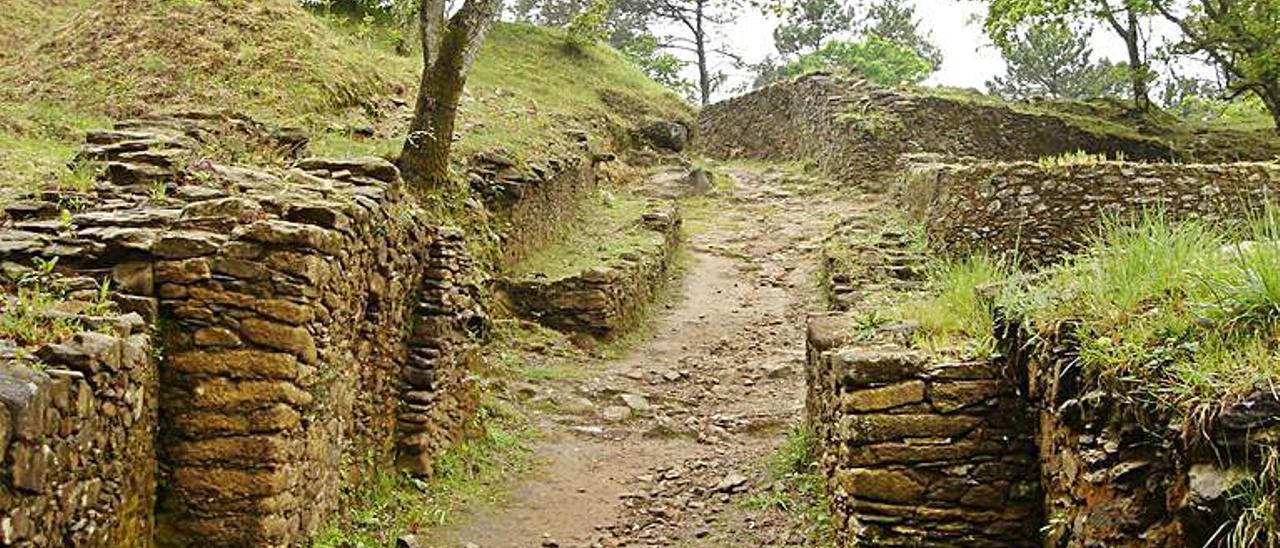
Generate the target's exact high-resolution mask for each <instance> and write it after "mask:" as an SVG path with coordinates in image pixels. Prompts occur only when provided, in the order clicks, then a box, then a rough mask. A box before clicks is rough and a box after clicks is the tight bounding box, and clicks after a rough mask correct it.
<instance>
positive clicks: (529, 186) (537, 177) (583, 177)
mask: <svg viewBox="0 0 1280 548" xmlns="http://www.w3.org/2000/svg"><path fill="white" fill-rule="evenodd" d="M575 139H577V140H576V143H577V145H578V146H577V150H576V151H573V152H572V153H569V154H566V155H565V156H563V157H552V158H548V159H546V160H544V161H543V162H541V163H538V164H533V165H529V166H528V167H527V168H522V167H520V166H518V165H517V164H518V162H516V161H515V160H514V159H511V158H509V157H507V156H504V155H502V154H498V153H495V152H482V153H479V154H476V155H475V156H474V157H472V158H471V160H470V162H469V165H468V175H469V177H470V179H471V181H470V183H471V188H472V190H474V191H475V192H476V193H477V194H478V195H479V196H481V197H482V198H484V201H485V210H486V211H490V212H493V214H494V217H495V218H494V222H493V223H492V224H493V225H494V226H496V227H497V228H498V237H499V238H501V244H502V245H501V250H500V254H501V255H500V256H499V257H497V260H498V262H499V263H500V266H510V265H513V264H515V263H517V262H519V261H520V260H521V259H523V258H525V257H526V256H528V255H529V253H532V252H533V251H535V250H537V249H538V248H539V247H540V246H543V245H546V244H547V243H548V242H550V241H552V240H553V239H554V238H556V237H557V236H559V234H560V230H561V228H562V227H561V225H562V223H561V220H562V219H568V218H572V217H573V216H574V215H575V214H576V211H575V210H574V208H575V207H576V204H579V203H581V202H582V199H583V198H584V197H586V196H587V194H588V193H590V192H592V191H594V190H595V189H596V188H597V186H598V181H597V177H596V175H597V173H596V172H597V170H596V161H595V159H594V158H593V157H592V156H591V155H590V151H589V150H588V147H587V138H586V134H585V133H583V134H581V135H580V136H579V137H576V138H575Z"/></svg>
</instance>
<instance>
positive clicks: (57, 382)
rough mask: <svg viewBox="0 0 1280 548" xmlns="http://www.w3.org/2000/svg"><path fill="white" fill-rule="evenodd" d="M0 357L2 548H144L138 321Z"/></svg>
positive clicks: (151, 486) (148, 389)
mask: <svg viewBox="0 0 1280 548" xmlns="http://www.w3.org/2000/svg"><path fill="white" fill-rule="evenodd" d="M81 320H83V322H84V323H85V324H86V326H88V327H93V328H95V329H94V330H93V331H85V332H81V333H78V334H76V335H75V336H74V337H73V338H72V339H70V340H68V341H65V342H62V343H55V344H48V345H45V346H43V347H40V348H38V349H34V355H30V354H28V353H27V352H26V350H29V349H21V348H19V347H17V346H14V345H12V344H9V345H5V346H4V347H3V348H0V403H3V408H2V409H0V463H3V466H2V468H3V473H2V474H0V544H2V545H4V546H17V547H46V546H47V547H51V548H59V547H100V546H121V547H131V546H138V547H148V546H151V545H152V538H153V529H154V520H153V517H152V509H153V507H154V505H155V489H156V483H155V473H156V457H155V448H154V442H155V429H156V409H157V402H158V398H157V394H156V390H157V386H158V385H157V381H156V375H157V371H156V362H155V360H153V358H152V346H151V338H150V336H149V334H148V333H147V330H146V326H145V324H144V323H143V321H142V319H141V318H140V317H138V316H137V315H135V314H130V315H125V316H122V317H95V318H81Z"/></svg>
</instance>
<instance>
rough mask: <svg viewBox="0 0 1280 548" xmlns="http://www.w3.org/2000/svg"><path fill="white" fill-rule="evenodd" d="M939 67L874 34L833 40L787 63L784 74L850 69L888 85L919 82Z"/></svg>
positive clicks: (909, 49) (904, 47)
mask: <svg viewBox="0 0 1280 548" xmlns="http://www.w3.org/2000/svg"><path fill="white" fill-rule="evenodd" d="M934 69H935V67H934V65H933V64H932V63H930V62H929V60H928V59H925V58H923V57H920V55H918V54H917V53H916V52H915V51H913V50H912V49H911V48H909V47H907V46H903V45H900V44H896V43H893V42H890V41H888V40H885V39H883V38H880V37H876V36H872V37H869V38H867V39H865V40H862V41H858V42H849V41H833V42H829V43H827V45H825V46H823V47H822V48H821V49H819V50H818V51H816V52H813V53H809V54H805V55H802V56H800V58H798V59H796V60H795V61H792V62H791V63H788V64H787V65H786V66H785V67H783V69H782V71H781V73H782V75H783V76H786V77H790V76H797V75H800V74H805V73H808V72H814V71H837V72H847V73H851V74H854V75H857V76H861V77H865V78H867V79H868V80H871V81H872V82H876V83H878V84H881V85H885V86H895V85H898V84H902V83H919V82H922V81H924V79H925V78H928V77H929V75H930V74H932V73H933V71H934Z"/></svg>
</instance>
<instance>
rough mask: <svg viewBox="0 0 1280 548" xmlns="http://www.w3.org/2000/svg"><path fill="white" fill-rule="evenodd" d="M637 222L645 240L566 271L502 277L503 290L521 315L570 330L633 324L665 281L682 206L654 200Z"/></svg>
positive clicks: (604, 331)
mask: <svg viewBox="0 0 1280 548" xmlns="http://www.w3.org/2000/svg"><path fill="white" fill-rule="evenodd" d="M636 224H637V225H638V227H637V228H634V229H633V230H642V231H645V232H648V233H651V238H650V239H649V241H648V242H647V245H644V246H643V247H641V248H639V249H636V250H633V251H629V252H627V253H624V254H623V255H621V256H619V257H616V258H615V259H613V260H611V261H609V262H607V263H604V264H598V265H593V266H591V267H588V268H585V269H583V270H581V271H579V272H575V273H573V274H570V275H568V276H564V277H560V278H556V279H549V278H547V277H545V276H542V275H533V276H526V277H522V278H519V279H504V280H501V281H500V282H499V293H500V295H501V296H502V299H503V301H504V302H506V303H507V306H509V307H510V308H511V310H512V311H513V312H514V313H515V314H516V315H519V316H521V317H524V318H526V319H529V320H532V321H536V322H538V323H541V324H543V325H546V326H548V327H551V328H554V329H558V330H561V331H566V332H570V333H580V334H584V335H589V336H593V337H600V338H609V337H612V336H614V335H617V334H619V333H621V332H622V331H623V330H625V329H627V328H628V327H632V326H633V325H634V324H635V323H636V322H637V321H638V320H639V319H640V317H641V316H642V315H643V311H644V309H645V308H646V307H647V306H648V305H649V303H652V302H653V301H654V300H655V299H656V297H657V294H658V292H659V291H660V290H661V289H662V288H663V287H665V286H666V284H667V281H668V279H669V278H670V276H671V271H672V267H673V264H674V262H675V256H676V251H677V249H678V247H679V245H680V242H681V239H682V237H683V235H682V233H681V230H680V227H681V221H680V213H679V210H678V209H677V208H676V207H674V206H672V205H663V206H654V207H653V208H652V210H651V211H649V212H647V213H645V214H644V215H643V216H642V217H641V218H640V219H636Z"/></svg>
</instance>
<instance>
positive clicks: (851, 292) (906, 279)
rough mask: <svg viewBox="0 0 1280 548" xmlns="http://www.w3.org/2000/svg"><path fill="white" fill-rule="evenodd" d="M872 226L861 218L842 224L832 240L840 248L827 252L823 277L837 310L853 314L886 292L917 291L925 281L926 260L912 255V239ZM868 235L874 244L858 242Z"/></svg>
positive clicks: (826, 249)
mask: <svg viewBox="0 0 1280 548" xmlns="http://www.w3.org/2000/svg"><path fill="white" fill-rule="evenodd" d="M871 222H872V221H869V220H867V219H865V218H863V217H859V216H855V217H850V218H848V219H845V220H843V221H841V222H840V223H839V224H838V225H837V226H836V230H835V233H834V234H833V235H832V236H831V238H832V239H835V240H836V241H837V242H839V243H840V245H838V246H826V248H825V251H824V253H823V275H824V276H825V277H826V284H825V287H826V292H827V302H828V303H829V305H830V307H831V308H832V309H834V310H851V309H853V308H855V307H857V306H860V305H863V304H864V303H865V301H866V300H867V298H868V297H869V296H871V295H876V294H880V293H884V292H885V291H899V292H900V291H913V290H915V289H918V288H919V286H920V285H921V283H922V281H923V279H924V260H923V257H921V256H920V255H919V254H918V253H916V252H914V251H912V249H911V248H912V247H913V245H914V244H915V242H913V241H912V238H911V236H910V235H908V234H907V233H905V232H903V231H901V230H896V229H892V228H887V227H881V228H880V229H878V230H877V229H876V228H875V227H873V226H871ZM865 235H870V237H871V239H870V241H857V240H858V238H859V237H863V236H865Z"/></svg>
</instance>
